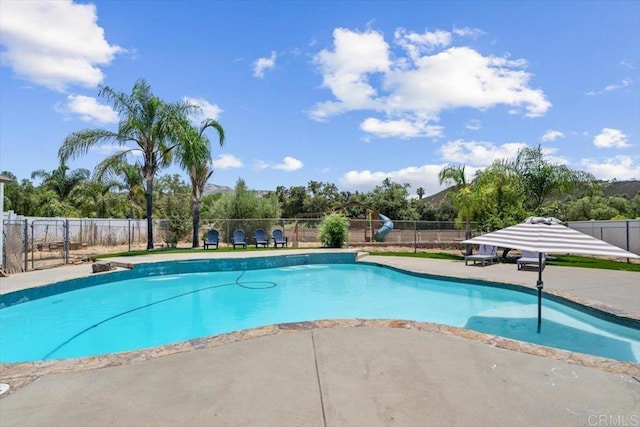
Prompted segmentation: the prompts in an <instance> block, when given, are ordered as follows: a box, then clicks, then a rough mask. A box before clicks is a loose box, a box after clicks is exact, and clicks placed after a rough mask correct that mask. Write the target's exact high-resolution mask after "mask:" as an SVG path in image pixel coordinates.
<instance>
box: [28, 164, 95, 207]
mask: <svg viewBox="0 0 640 427" xmlns="http://www.w3.org/2000/svg"><path fill="white" fill-rule="evenodd" d="M69 170H70V169H69V166H67V165H66V164H65V163H64V162H61V163H60V166H58V168H57V169H54V170H53V171H51V172H47V171H45V170H42V169H40V170H37V171H34V172H32V173H31V179H34V178H42V185H43V187H45V188H47V189H49V190H52V191H53V192H54V193H55V194H57V195H58V198H59V200H60V201H61V202H65V201H66V200H67V199H68V198H69V195H70V194H71V192H72V191H73V189H74V188H75V187H77V186H78V185H80V184H82V183H83V182H86V181H88V180H89V175H90V173H89V171H88V170H87V169H75V170H73V171H71V172H70V173H67V172H68V171H69Z"/></svg>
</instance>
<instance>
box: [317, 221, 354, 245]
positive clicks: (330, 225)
mask: <svg viewBox="0 0 640 427" xmlns="http://www.w3.org/2000/svg"><path fill="white" fill-rule="evenodd" d="M348 225H349V220H348V219H347V217H346V216H344V215H342V214H339V213H332V214H331V215H327V216H325V217H324V218H323V219H322V222H321V223H320V227H319V231H318V239H320V242H321V243H322V246H324V247H327V248H340V247H342V245H343V244H344V243H345V242H346V241H347V228H348Z"/></svg>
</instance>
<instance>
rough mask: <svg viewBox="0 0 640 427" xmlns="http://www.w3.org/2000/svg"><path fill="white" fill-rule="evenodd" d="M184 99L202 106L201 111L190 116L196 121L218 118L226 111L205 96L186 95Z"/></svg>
mask: <svg viewBox="0 0 640 427" xmlns="http://www.w3.org/2000/svg"><path fill="white" fill-rule="evenodd" d="M182 100H183V101H184V102H187V103H189V104H193V105H196V106H198V107H200V111H198V112H197V113H193V114H191V115H190V116H189V119H190V120H191V121H192V122H194V123H198V124H199V123H200V122H202V121H203V120H204V119H213V120H218V117H219V116H220V114H221V113H222V112H223V111H224V110H223V109H222V108H220V107H218V106H217V105H215V104H211V103H210V102H209V101H207V100H206V99H204V98H191V97H188V96H185V97H183V98H182Z"/></svg>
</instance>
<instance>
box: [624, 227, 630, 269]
mask: <svg viewBox="0 0 640 427" xmlns="http://www.w3.org/2000/svg"><path fill="white" fill-rule="evenodd" d="M625 222H626V223H627V252H629V220H627V221H625ZM630 263H631V259H630V258H627V264H630Z"/></svg>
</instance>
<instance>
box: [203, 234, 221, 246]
mask: <svg viewBox="0 0 640 427" xmlns="http://www.w3.org/2000/svg"><path fill="white" fill-rule="evenodd" d="M202 240H203V242H204V248H205V249H208V248H209V246H215V247H216V249H218V244H219V243H220V233H219V232H218V230H209V231H208V232H207V235H206V236H205V238H204V239H202Z"/></svg>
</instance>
